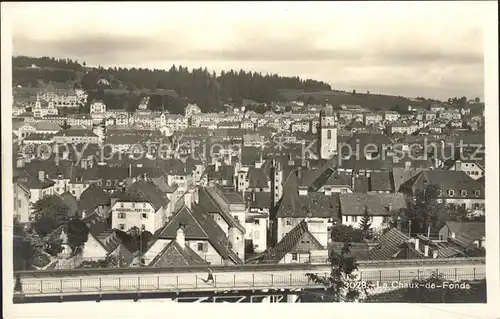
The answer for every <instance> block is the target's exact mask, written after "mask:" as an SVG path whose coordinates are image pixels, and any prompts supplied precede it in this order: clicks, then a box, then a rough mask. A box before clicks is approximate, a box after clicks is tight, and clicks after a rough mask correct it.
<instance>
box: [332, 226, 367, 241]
mask: <svg viewBox="0 0 500 319" xmlns="http://www.w3.org/2000/svg"><path fill="white" fill-rule="evenodd" d="M363 238H364V236H363V231H362V230H361V229H359V228H354V227H352V226H348V225H342V224H339V225H335V226H333V227H332V229H331V239H332V241H333V242H337V243H343V242H345V241H348V242H349V243H362V242H364V240H363Z"/></svg>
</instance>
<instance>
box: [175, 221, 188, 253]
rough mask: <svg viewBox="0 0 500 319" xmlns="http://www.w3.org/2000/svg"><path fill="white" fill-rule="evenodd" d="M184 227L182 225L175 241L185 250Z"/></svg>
mask: <svg viewBox="0 0 500 319" xmlns="http://www.w3.org/2000/svg"><path fill="white" fill-rule="evenodd" d="M183 228H184V226H182V225H180V226H179V229H178V230H177V235H176V236H175V241H176V242H177V243H178V244H179V245H180V246H181V247H182V248H184V247H185V246H186V237H185V236H184V230H183Z"/></svg>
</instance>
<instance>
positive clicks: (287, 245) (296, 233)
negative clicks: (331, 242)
mask: <svg viewBox="0 0 500 319" xmlns="http://www.w3.org/2000/svg"><path fill="white" fill-rule="evenodd" d="M305 236H307V237H308V238H309V239H310V240H311V244H312V246H313V247H314V248H313V249H311V250H323V249H325V248H324V247H323V246H322V245H321V244H320V243H319V241H318V240H317V239H316V238H315V237H314V235H313V234H311V232H310V231H309V230H308V229H307V223H306V222H305V221H301V222H300V223H299V224H298V225H297V226H295V227H294V228H293V229H292V230H291V231H289V232H288V233H287V234H286V235H285V236H284V237H283V239H281V240H280V242H279V243H278V244H277V245H276V246H275V247H273V248H271V249H269V251H268V252H267V253H265V254H264V255H263V256H262V259H261V262H262V263H278V262H280V260H281V259H283V257H285V255H286V254H288V253H291V252H293V251H294V250H295V248H296V246H297V244H298V243H299V242H300V240H301V239H302V238H304V237H305Z"/></svg>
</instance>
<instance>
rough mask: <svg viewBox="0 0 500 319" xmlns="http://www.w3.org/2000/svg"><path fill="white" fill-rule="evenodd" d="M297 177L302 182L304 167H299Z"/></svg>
mask: <svg viewBox="0 0 500 319" xmlns="http://www.w3.org/2000/svg"><path fill="white" fill-rule="evenodd" d="M297 179H298V180H299V183H300V181H301V179H302V169H301V168H300V167H299V168H298V169H297Z"/></svg>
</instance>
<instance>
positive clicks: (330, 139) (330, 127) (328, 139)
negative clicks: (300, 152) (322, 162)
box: [319, 105, 337, 159]
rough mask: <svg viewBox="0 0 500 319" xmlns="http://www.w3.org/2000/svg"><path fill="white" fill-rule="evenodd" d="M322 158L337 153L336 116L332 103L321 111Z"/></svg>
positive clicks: (328, 157)
mask: <svg viewBox="0 0 500 319" xmlns="http://www.w3.org/2000/svg"><path fill="white" fill-rule="evenodd" d="M319 153H320V158H322V159H330V158H331V157H332V156H334V155H335V154H337V127H336V118H335V114H334V112H333V107H332V106H331V105H327V106H325V107H324V108H323V109H322V110H321V112H320V152H319Z"/></svg>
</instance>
